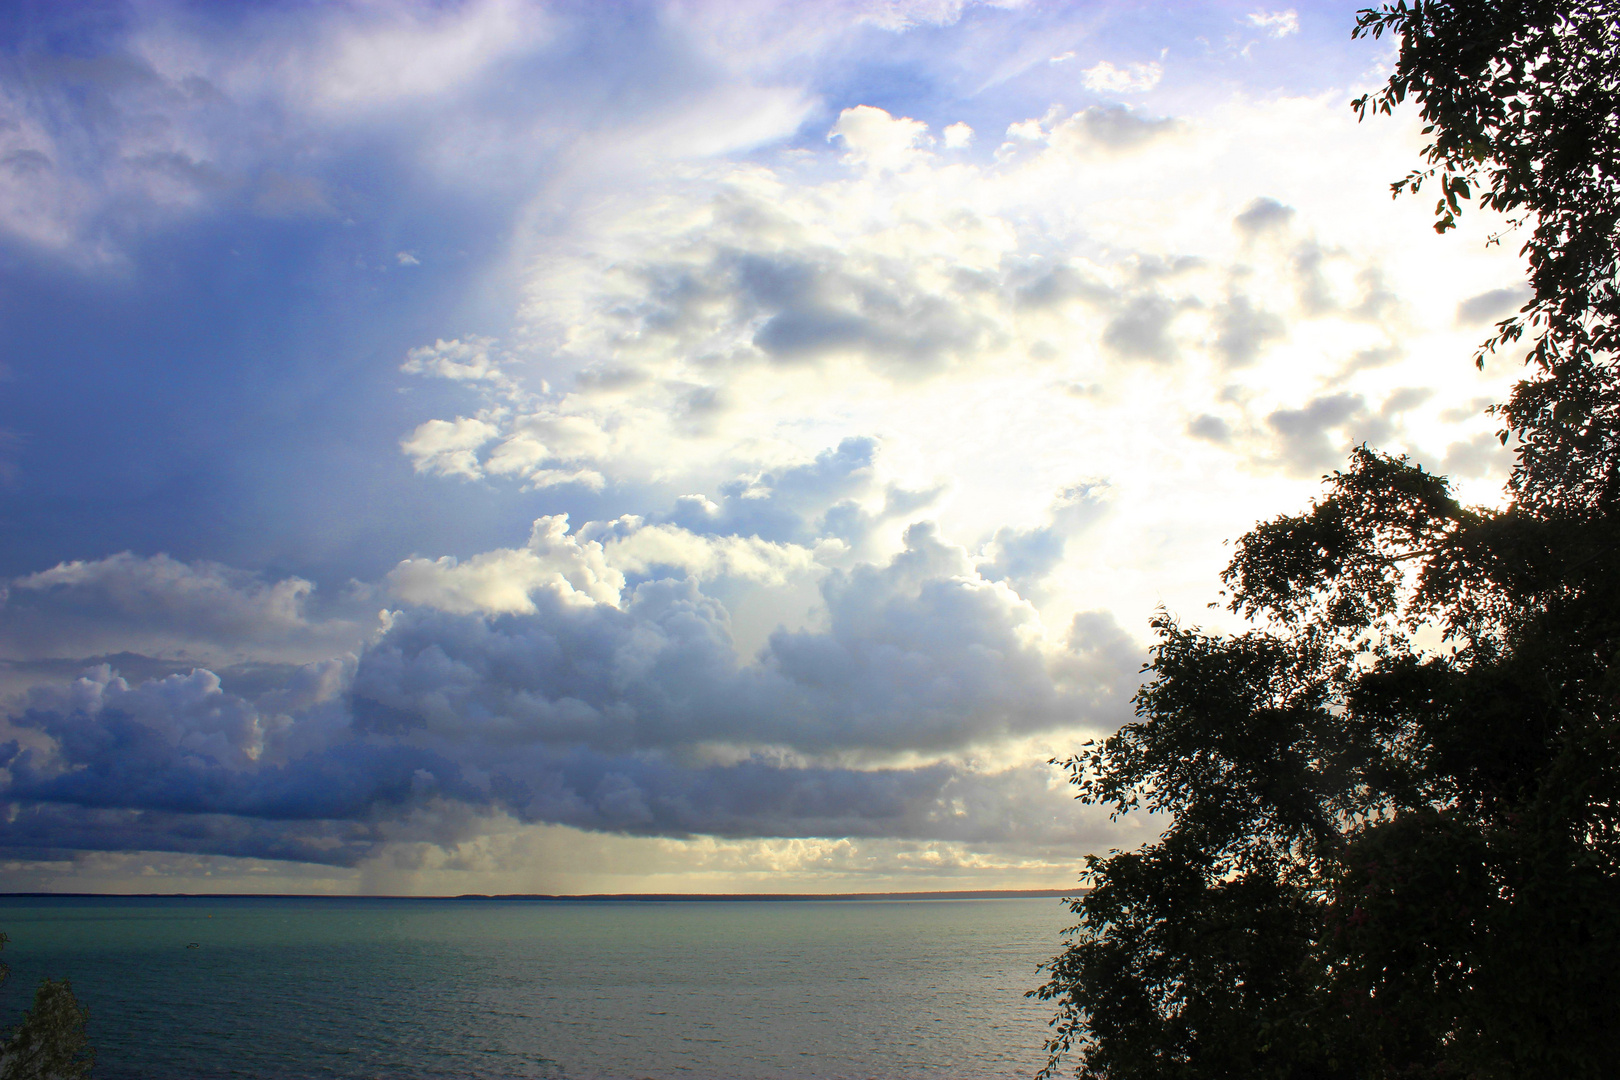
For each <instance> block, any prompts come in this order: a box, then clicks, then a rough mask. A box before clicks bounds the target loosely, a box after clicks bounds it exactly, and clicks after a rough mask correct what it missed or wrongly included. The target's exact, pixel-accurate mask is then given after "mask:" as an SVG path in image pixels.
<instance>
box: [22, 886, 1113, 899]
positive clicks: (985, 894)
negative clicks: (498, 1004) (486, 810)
mask: <svg viewBox="0 0 1620 1080" xmlns="http://www.w3.org/2000/svg"><path fill="white" fill-rule="evenodd" d="M1085 891H1086V890H1085V889H1084V888H1082V887H1080V886H1076V887H1075V888H1072V889H955V890H944V891H935V892H866V893H583V894H578V895H566V894H552V893H496V894H487V893H462V894H460V895H458V896H399V895H376V896H362V895H350V894H334V893H89V892H3V893H0V899H4V900H45V899H56V900H71V899H78V900H92V899H101V900H439V901H443V900H460V901H467V902H472V903H476V902H479V901H486V902H488V901H494V902H512V901H525V902H536V903H578V902H582V901H588V902H606V903H612V902H640V903H679V902H701V901H710V902H712V901H762V900H768V901H805V900H822V901H826V900H851V901H859V900H1045V899H1059V898H1061V897H1065V896H1077V895H1079V894H1081V893H1083V892H1085Z"/></svg>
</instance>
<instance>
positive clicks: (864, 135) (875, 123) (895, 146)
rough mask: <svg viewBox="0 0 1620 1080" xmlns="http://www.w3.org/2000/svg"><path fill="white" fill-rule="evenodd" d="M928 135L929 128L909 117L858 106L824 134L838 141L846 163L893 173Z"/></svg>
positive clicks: (845, 112)
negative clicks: (850, 162)
mask: <svg viewBox="0 0 1620 1080" xmlns="http://www.w3.org/2000/svg"><path fill="white" fill-rule="evenodd" d="M927 132H928V125H927V124H924V123H922V122H921V121H919V120H913V119H911V118H910V117H895V116H890V115H889V114H888V113H887V112H884V111H883V110H882V109H878V108H874V107H873V106H871V105H857V106H855V107H854V108H852V109H845V110H844V111H843V112H841V113H839V114H838V122H837V123H836V124H834V125H833V128H832V131H830V132H829V133H828V134H827V138H828V139H829V140H832V139H838V140H841V141H842V142H843V144H844V146H845V147H846V148H847V150H848V152H849V160H850V161H853V162H859V163H861V164H864V165H867V166H869V167H871V168H875V169H896V168H900V167H902V166H903V165H905V164H906V163H907V162H908V161H909V160H910V159H911V156H912V153H913V151H914V150H915V149H916V148H917V145H918V144H919V143H920V142H921V141H922V139H923V137H924V136H925V135H926V134H927Z"/></svg>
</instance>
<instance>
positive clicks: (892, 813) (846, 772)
mask: <svg viewBox="0 0 1620 1080" xmlns="http://www.w3.org/2000/svg"><path fill="white" fill-rule="evenodd" d="M1085 500H1086V496H1085V495H1084V494H1077V493H1069V495H1067V496H1066V497H1065V501H1064V503H1062V504H1061V505H1060V506H1059V507H1058V508H1057V509H1056V510H1055V511H1054V516H1055V517H1057V516H1062V515H1066V514H1067V515H1070V516H1074V515H1083V514H1084V513H1086V512H1087V511H1086V509H1085V508H1084V506H1083V504H1084V502H1085ZM654 528H655V530H656V527H654ZM535 532H536V536H537V540H536V542H535V543H534V544H532V545H531V549H534V551H535V553H536V555H537V556H546V557H550V558H551V559H553V560H554V561H556V560H559V559H560V560H561V561H562V562H564V563H567V562H569V560H572V565H571V566H569V567H567V568H565V569H564V570H560V571H555V572H554V575H555V576H554V577H553V579H552V580H550V581H547V582H545V583H543V584H542V585H541V586H540V587H538V588H535V589H533V590H532V591H530V592H528V593H527V594H525V595H524V597H523V602H522V604H519V603H517V602H516V601H515V600H508V601H503V600H502V599H501V597H502V595H504V594H500V593H495V594H494V595H495V599H494V601H493V602H492V601H490V600H488V599H485V598H481V594H478V589H479V588H481V587H483V585H484V583H483V582H481V581H480V582H473V583H471V584H468V583H465V582H461V583H456V584H458V585H459V586H460V588H459V592H458V591H457V590H456V588H453V587H449V586H445V585H444V584H443V583H442V582H438V583H434V584H435V585H436V587H437V591H436V592H434V593H433V595H432V596H430V597H429V598H428V599H429V600H430V601H437V602H434V603H427V604H417V605H415V606H411V607H408V608H405V609H403V610H401V611H399V612H396V613H394V614H393V615H392V617H391V621H390V625H389V627H388V629H387V631H386V633H385V634H384V635H383V636H382V637H381V638H380V639H379V640H378V641H377V642H376V643H375V644H374V645H372V646H370V647H369V648H367V649H366V651H365V652H364V653H363V654H362V656H361V657H360V659H359V661H358V664H357V665H356V664H355V662H354V661H352V660H351V661H349V662H348V663H347V664H343V663H338V664H336V665H335V666H334V665H333V664H326V665H309V666H305V667H303V668H300V669H298V670H297V671H296V672H294V673H293V675H292V676H291V677H289V678H288V679H286V680H284V682H283V684H282V685H279V686H277V687H275V688H273V689H271V690H266V691H262V692H259V693H257V694H246V693H236V692H232V691H230V690H228V689H227V688H226V687H225V686H224V685H223V684H222V682H221V680H220V678H219V677H218V676H216V675H215V674H214V673H213V672H211V671H208V670H204V669H198V670H194V671H192V672H190V673H189V674H177V675H171V676H167V677H164V678H160V679H153V680H149V681H147V682H143V683H137V684H131V683H130V682H128V681H127V680H125V679H123V678H121V677H120V676H118V675H117V674H116V673H115V672H114V671H112V670H111V669H109V668H107V667H105V666H103V667H101V668H98V669H95V670H93V671H90V672H88V673H86V675H85V676H83V677H82V678H80V679H78V680H77V681H75V682H73V683H71V684H70V685H67V686H61V687H39V688H36V689H34V690H33V691H31V692H30V694H29V695H28V698H27V701H26V703H25V705H24V707H22V708H21V709H20V710H19V711H17V712H16V713H14V714H13V715H12V716H11V718H10V722H11V724H12V725H13V727H14V729H15V730H18V731H28V732H34V733H37V734H39V735H42V736H44V737H45V738H46V740H47V742H46V743H44V744H39V743H37V742H31V743H29V745H27V746H26V747H23V746H21V745H19V744H18V743H16V742H13V743H11V744H10V746H9V747H8V748H6V749H5V750H4V756H5V757H6V765H7V769H8V775H9V780H8V781H7V782H6V783H5V786H4V789H3V790H0V797H4V798H6V799H9V800H11V801H13V802H18V803H22V804H25V805H27V806H29V807H31V808H34V809H31V810H30V812H29V814H27V815H23V816H22V817H20V818H18V819H16V821H20V822H21V824H16V822H14V823H13V828H12V831H11V832H10V833H0V844H12V845H15V846H27V845H28V844H29V843H30V842H33V841H36V840H39V839H40V838H39V837H37V836H32V834H30V833H29V830H30V829H36V828H42V827H43V825H42V823H44V822H54V823H55V827H56V829H57V831H56V834H55V837H54V840H53V843H54V844H56V845H57V846H67V847H72V846H74V837H75V836H81V835H83V834H84V833H85V832H87V831H93V827H92V825H91V824H90V823H92V822H97V821H109V820H113V819H117V820H118V821H120V822H122V823H123V824H122V826H121V828H122V829H123V831H124V832H125V833H127V834H128V836H129V841H128V842H129V843H131V844H132V845H133V844H138V845H140V846H142V847H144V848H146V849H150V850H170V851H213V852H216V853H223V854H256V855H259V856H261V857H289V855H291V857H299V858H314V859H315V861H329V862H336V863H339V864H345V865H347V864H352V863H353V862H354V861H355V860H357V859H359V858H362V857H364V856H365V854H366V853H367V852H369V851H370V850H372V847H373V846H374V844H375V843H376V842H377V832H376V827H377V826H378V824H379V823H382V822H387V821H396V820H402V819H404V818H405V817H408V816H409V815H411V814H413V813H416V812H418V811H419V810H421V809H422V808H424V807H431V806H436V805H452V804H453V805H458V806H463V807H466V808H468V809H469V810H471V811H474V812H476V813H490V812H494V811H495V810H501V811H504V812H508V813H511V814H513V815H514V816H516V817H517V818H518V819H520V820H523V821H530V822H548V823H558V824H567V825H572V826H576V827H580V828H587V829H599V830H608V831H623V832H631V833H640V834H651V835H686V834H689V833H710V834H718V835H748V836H774V835H780V836H889V837H914V838H930V839H949V840H964V841H990V840H1010V839H1015V838H1017V837H1018V836H1019V835H1020V833H1021V832H1023V831H1026V830H1031V829H1033V830H1035V831H1037V832H1041V831H1042V830H1044V833H1043V835H1047V836H1048V838H1050V837H1051V836H1052V835H1054V834H1052V833H1051V830H1052V829H1053V828H1058V829H1060V830H1061V829H1063V828H1072V827H1074V826H1073V823H1072V822H1071V823H1070V824H1069V825H1067V826H1065V825H1064V824H1063V823H1062V822H1061V820H1059V818H1061V815H1059V816H1058V818H1055V817H1054V815H1053V811H1054V810H1055V809H1056V807H1057V806H1058V805H1059V804H1060V802H1062V801H1066V800H1061V799H1053V800H1051V801H1052V802H1053V806H1050V807H1046V808H1044V809H1043V808H1041V805H1040V802H1039V800H1038V799H1036V800H1035V801H1034V802H1031V801H1030V795H1031V794H1032V792H1034V791H1037V790H1039V789H1037V788H1032V787H1031V782H1032V780H1033V779H1034V778H1035V774H1034V773H1033V772H1032V771H1031V769H1032V768H1033V766H1029V765H1023V766H1015V767H1012V768H1009V767H1007V766H1005V765H986V764H972V763H971V762H970V761H969V760H968V759H966V758H963V757H961V756H960V755H961V754H962V753H964V752H969V751H971V750H972V749H973V748H974V747H979V746H989V745H993V744H995V743H996V742H997V741H999V740H1002V739H1005V738H1007V737H1009V736H1019V735H1028V734H1032V733H1038V732H1042V731H1051V730H1054V729H1057V728H1062V727H1069V726H1072V725H1074V724H1075V723H1077V722H1079V723H1083V724H1086V725H1089V726H1092V727H1096V728H1107V727H1111V726H1113V725H1114V724H1117V723H1118V722H1119V720H1120V719H1121V718H1122V717H1123V715H1124V710H1126V709H1128V698H1129V695H1130V692H1131V690H1132V688H1133V687H1134V680H1135V678H1136V667H1137V665H1138V663H1139V650H1138V648H1137V646H1136V645H1135V643H1134V642H1133V641H1132V640H1131V639H1130V638H1129V637H1128V636H1127V635H1125V634H1124V633H1123V632H1122V631H1121V630H1120V629H1119V627H1118V626H1117V625H1116V624H1114V623H1113V622H1112V620H1111V619H1109V618H1108V617H1106V616H1103V615H1091V616H1087V617H1086V618H1084V619H1080V620H1077V621H1076V623H1075V625H1074V627H1073V628H1071V632H1070V634H1069V635H1068V637H1067V638H1065V639H1063V640H1062V641H1058V642H1051V643H1043V641H1042V638H1041V636H1040V634H1039V633H1038V621H1037V620H1036V618H1035V616H1034V613H1033V610H1032V609H1030V608H1029V607H1028V605H1027V604H1026V603H1024V602H1023V601H1022V600H1021V599H1020V598H1019V597H1018V596H1017V595H1016V594H1015V593H1013V592H1011V591H1010V590H1008V589H1006V588H1005V587H1004V586H1001V585H998V584H996V583H994V582H991V581H988V580H986V579H985V578H983V577H982V576H981V575H979V574H978V573H977V572H976V571H975V569H974V567H973V566H972V564H971V562H970V560H969V559H968V557H967V554H966V553H965V552H963V551H962V550H961V549H959V548H953V547H951V546H949V545H947V544H944V543H942V542H941V541H940V540H939V539H938V537H937V535H936V533H935V531H934V530H933V528H932V527H930V526H926V525H914V526H912V527H911V528H910V529H909V530H908V532H907V535H906V546H905V549H904V550H903V551H902V552H901V553H900V554H898V555H896V556H895V557H894V558H893V559H892V560H890V561H889V562H888V563H886V564H884V565H862V566H858V567H855V568H853V569H851V570H848V571H833V572H831V573H830V574H829V575H827V577H826V578H825V580H824V581H823V583H822V595H823V598H824V602H825V604H826V612H827V614H826V625H825V627H824V628H821V629H808V628H807V629H803V630H797V631H788V630H780V631H778V632H777V633H776V634H773V635H772V636H771V637H770V639H769V641H768V643H767V645H766V646H765V647H764V648H763V649H762V650H761V652H760V654H759V655H758V656H756V657H754V658H753V659H752V660H745V659H744V658H742V657H739V656H738V655H737V653H736V651H735V649H734V647H733V645H732V642H731V638H730V634H729V631H728V615H727V613H726V611H725V609H724V608H723V607H722V606H721V605H719V604H718V603H716V602H715V601H714V600H712V599H710V598H708V597H706V596H704V595H703V594H702V592H701V591H700V590H699V589H698V587H697V583H696V580H695V579H694V578H692V577H687V578H685V579H676V578H662V579H654V580H648V581H644V582H642V583H641V584H639V585H636V586H635V587H634V588H631V589H628V590H627V591H626V593H625V595H624V597H623V598H622V600H621V602H620V603H619V604H617V605H615V604H614V603H611V602H608V600H609V599H611V598H610V597H607V596H606V595H605V594H604V597H603V599H602V600H600V601H594V600H592V601H588V602H580V600H579V599H578V598H577V596H576V595H575V590H573V586H572V585H569V586H567V587H566V588H564V587H563V584H562V582H561V581H560V580H558V579H560V578H562V577H563V575H564V574H565V573H567V572H568V571H569V570H572V571H573V572H575V573H576V574H579V573H584V572H586V571H590V573H591V574H593V575H594V576H593V577H592V578H591V580H592V581H595V582H600V581H601V580H602V578H603V577H604V574H602V573H601V572H600V569H599V568H600V551H601V550H602V549H599V548H597V547H594V546H588V545H580V544H578V543H577V541H575V540H574V538H573V537H570V536H569V535H568V534H566V533H564V532H563V525H562V523H559V522H548V521H544V520H543V521H542V522H541V523H539V524H537V527H536V530H535ZM676 532H678V531H677V530H669V529H664V530H658V531H656V532H655V535H657V536H659V537H660V538H661V540H660V542H663V541H667V540H669V539H670V538H671V537H672V536H674V535H675V534H676ZM686 535H688V536H690V535H691V534H686ZM630 538H631V539H634V534H631V537H630ZM1020 539H1028V538H1020V537H1012V536H1005V537H1002V538H1000V541H999V542H1000V543H1001V545H1002V546H1001V550H1002V552H1003V554H1004V555H1006V556H1007V557H1009V558H1016V557H1017V556H1018V555H1019V554H1023V555H1029V554H1030V552H1029V551H1025V550H1023V549H1021V548H1020V546H1019V543H1018V541H1019V540H1020ZM1025 547H1029V545H1027V544H1026V545H1025ZM722 550H723V551H724V550H732V549H730V548H727V547H725V546H724V545H723V546H722ZM755 554H756V557H757V552H756V553H755ZM593 566H594V567H595V569H593ZM456 569H459V567H449V568H448V572H450V573H453V571H454V570H456ZM748 569H749V568H748V567H744V571H745V572H747V571H748ZM406 577H407V578H408V577H409V575H406ZM412 580H414V579H412ZM446 596H450V597H451V599H450V600H448V601H445V600H444V597H446ZM467 597H471V599H466V598H467ZM503 603H504V609H503V608H502V604H503ZM475 606H476V607H477V608H478V610H476V611H472V610H465V609H467V608H472V607H475ZM492 608H493V609H495V610H491V609H492ZM721 750H723V752H719V753H718V755H717V751H721ZM896 753H909V754H914V755H917V754H920V755H922V756H923V758H924V762H923V763H920V764H916V765H907V766H904V767H899V766H894V765H884V764H882V763H881V762H876V761H875V762H873V763H871V764H867V765H857V764H854V763H840V761H841V759H844V758H847V757H848V756H849V755H851V754H856V755H860V754H866V755H873V754H876V755H879V756H880V757H881V756H882V755H893V754H896ZM40 807H44V808H45V809H44V810H40V809H38V808H40ZM238 819H239V820H240V821H241V822H242V824H239V825H233V824H232V822H233V821H237V820H238ZM276 823H279V824H276ZM113 833H114V835H115V836H116V835H119V830H117V829H115V830H113ZM170 833H172V834H173V835H169V834H170ZM31 836H32V840H31ZM210 837H212V838H213V839H210ZM111 842H112V841H109V843H111ZM322 845H325V848H324V853H323V854H313V855H312V854H311V852H312V851H319V850H321V849H322ZM115 846H116V845H115Z"/></svg>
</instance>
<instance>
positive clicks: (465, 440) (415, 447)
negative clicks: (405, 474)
mask: <svg viewBox="0 0 1620 1080" xmlns="http://www.w3.org/2000/svg"><path fill="white" fill-rule="evenodd" d="M498 434H500V429H499V428H497V427H496V426H495V425H493V424H491V423H488V422H487V421H484V420H477V419H472V418H469V417H465V416H458V417H456V418H455V419H454V420H429V421H427V422H425V423H423V424H421V425H420V426H419V427H417V429H416V430H415V431H413V432H411V434H410V435H409V436H407V437H406V438H404V439H402V440H400V444H399V445H400V449H402V450H404V451H405V453H406V454H407V455H409V457H410V459H411V463H412V464H413V465H414V466H415V467H416V471H417V472H425V473H437V474H439V475H440V476H464V477H467V478H475V477H477V476H479V475H481V470H480V467H479V461H478V454H477V451H478V449H479V448H480V447H482V446H483V445H484V444H485V443H488V442H489V441H490V440H491V439H494V438H495V437H496V436H497V435H498Z"/></svg>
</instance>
